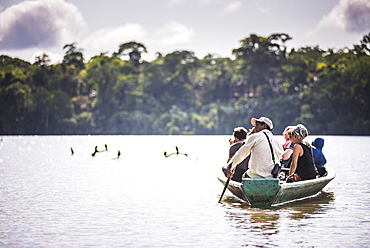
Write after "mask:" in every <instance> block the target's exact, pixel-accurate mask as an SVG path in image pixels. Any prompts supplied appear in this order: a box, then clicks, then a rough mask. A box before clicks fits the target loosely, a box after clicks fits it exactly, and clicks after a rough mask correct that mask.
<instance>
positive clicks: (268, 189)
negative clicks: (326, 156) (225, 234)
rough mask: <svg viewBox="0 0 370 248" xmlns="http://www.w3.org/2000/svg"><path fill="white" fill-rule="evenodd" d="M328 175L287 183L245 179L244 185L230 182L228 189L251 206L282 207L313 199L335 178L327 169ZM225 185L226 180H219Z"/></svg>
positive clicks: (329, 169)
mask: <svg viewBox="0 0 370 248" xmlns="http://www.w3.org/2000/svg"><path fill="white" fill-rule="evenodd" d="M325 168H326V170H327V172H328V174H327V175H326V176H324V177H320V178H317V179H312V180H305V181H300V182H294V183H286V182H285V181H280V180H279V179H275V178H273V179H264V178H261V179H249V178H244V179H243V183H239V182H235V181H230V183H229V185H228V187H227V189H228V190H229V191H230V192H231V193H232V194H233V195H235V196H236V197H238V198H240V199H241V200H243V201H246V202H248V203H249V204H250V205H251V206H257V207H262V206H273V205H280V204H284V203H288V202H292V201H296V200H301V199H304V198H307V197H312V196H315V195H317V194H318V193H320V192H321V190H322V189H323V188H324V187H325V186H326V185H327V184H328V183H329V182H330V181H331V180H333V179H334V178H335V172H334V170H333V169H331V168H330V167H327V166H326V167H325ZM218 179H219V180H220V182H221V183H222V184H223V185H225V182H226V178H225V179H223V178H221V177H219V178H218Z"/></svg>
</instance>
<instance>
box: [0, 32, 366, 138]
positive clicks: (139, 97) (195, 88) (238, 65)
mask: <svg viewBox="0 0 370 248" xmlns="http://www.w3.org/2000/svg"><path fill="white" fill-rule="evenodd" d="M291 39H292V38H291V37H290V36H289V35H288V34H285V33H276V34H272V35H270V36H268V37H262V36H258V35H256V34H251V35H250V36H249V37H246V38H244V39H242V40H240V47H238V48H236V49H234V50H232V54H233V58H228V57H220V56H217V55H215V54H208V55H207V56H205V57H204V58H197V57H196V56H195V54H194V52H192V51H187V50H179V51H174V52H171V53H168V54H165V55H164V54H160V53H157V55H156V58H155V59H153V60H152V61H150V62H148V61H144V60H143V59H142V55H143V54H144V53H146V52H147V48H146V47H145V45H144V44H142V43H139V42H136V41H132V42H128V43H123V44H121V45H120V46H119V47H118V48H117V51H116V52H114V53H112V54H107V53H101V54H99V55H96V56H94V57H92V58H91V59H90V60H89V61H87V62H85V59H84V55H83V49H81V48H79V47H77V44H76V43H72V44H67V45H65V46H64V47H63V49H64V51H65V55H64V58H63V61H62V62H60V63H58V64H51V63H50V58H49V56H48V55H47V54H43V55H41V56H38V57H36V60H35V62H34V63H30V62H27V61H24V60H21V59H18V58H11V57H9V56H6V55H1V56H0V105H1V108H0V134H2V135H7V134H9V135H10V134H11V135H25V134H40V135H42V134H47V135H52V134H231V133H232V130H233V128H234V127H236V126H245V127H246V128H249V127H250V123H249V120H250V118H251V117H260V116H267V117H270V118H271V119H272V120H273V122H274V125H275V128H274V132H275V133H281V131H282V130H283V129H284V128H285V126H287V125H294V124H298V123H302V124H304V125H306V126H307V127H308V129H309V130H310V133H312V134H322V135H325V134H340V135H369V134H370V111H369V110H370V106H369V103H370V100H369V99H370V97H369V96H370V81H369V80H370V70H369V68H370V33H369V34H367V35H365V36H364V37H363V39H362V40H361V41H359V44H356V45H353V47H352V48H347V47H346V48H343V49H339V50H337V51H334V50H333V49H327V50H323V49H321V48H320V47H319V46H314V47H301V48H298V49H291V50H288V49H287V46H286V42H287V41H289V40H291Z"/></svg>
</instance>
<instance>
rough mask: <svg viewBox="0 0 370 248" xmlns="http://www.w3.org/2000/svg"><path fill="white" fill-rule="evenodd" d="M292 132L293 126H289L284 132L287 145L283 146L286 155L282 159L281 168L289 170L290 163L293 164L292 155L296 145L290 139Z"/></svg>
mask: <svg viewBox="0 0 370 248" xmlns="http://www.w3.org/2000/svg"><path fill="white" fill-rule="evenodd" d="M292 131H293V126H287V127H286V128H285V129H284V132H283V136H284V139H285V143H284V144H283V149H284V153H283V156H282V159H281V166H282V167H285V168H289V167H290V163H291V162H292V154H293V148H294V143H293V142H292V141H291V139H290V137H291V135H292Z"/></svg>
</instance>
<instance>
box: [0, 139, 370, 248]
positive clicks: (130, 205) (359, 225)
mask: <svg viewBox="0 0 370 248" xmlns="http://www.w3.org/2000/svg"><path fill="white" fill-rule="evenodd" d="M322 137H323V138H324V139H325V146H324V150H323V151H324V153H325V155H326V157H327V160H328V161H329V163H328V164H329V165H330V166H331V167H333V168H334V169H335V171H336V173H337V176H336V178H335V179H334V180H333V181H332V182H331V183H329V184H328V185H327V186H326V187H325V188H324V190H323V192H322V193H321V194H320V195H319V196H317V197H314V198H310V199H306V200H303V201H299V202H295V203H290V204H286V205H282V206H277V207H269V208H252V207H250V206H248V205H246V204H245V203H243V202H241V201H239V200H238V199H236V198H235V197H233V196H232V195H231V194H230V193H229V192H227V193H226V195H225V197H224V200H223V202H222V203H221V204H220V203H218V199H219V197H220V194H221V192H222V189H223V186H222V184H221V183H220V182H219V181H218V180H217V176H218V175H219V174H220V171H221V166H223V165H224V164H225V162H226V159H227V157H228V139H229V136H3V137H0V138H1V141H0V246H4V247H246V246H248V247H369V246H370V183H369V181H370V180H369V177H370V173H369V171H370V162H369V160H370V156H369V148H370V137H347V136H322ZM276 138H277V139H280V140H281V141H283V140H282V137H281V136H276ZM314 138H315V137H313V136H311V137H310V136H309V137H308V138H307V140H308V141H312V140H313V139H314ZM105 144H107V147H108V151H105V152H100V153H97V154H96V155H95V156H94V157H92V156H91V154H92V153H93V152H94V147H95V146H98V149H99V150H104V149H105V147H104V145H105ZM175 146H178V148H179V152H180V153H186V154H187V155H188V156H187V157H186V156H184V155H179V156H177V155H172V156H170V157H168V158H166V157H165V156H164V152H166V153H167V154H170V153H172V152H175V151H176V150H175ZM71 147H72V148H73V150H74V155H72V154H71V150H70V148H71ZM118 150H120V151H121V156H120V158H119V159H117V153H118Z"/></svg>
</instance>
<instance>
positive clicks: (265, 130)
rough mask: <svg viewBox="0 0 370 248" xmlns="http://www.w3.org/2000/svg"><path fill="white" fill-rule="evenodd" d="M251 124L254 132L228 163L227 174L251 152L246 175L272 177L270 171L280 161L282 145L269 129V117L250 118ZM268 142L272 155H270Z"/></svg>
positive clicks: (231, 173)
mask: <svg viewBox="0 0 370 248" xmlns="http://www.w3.org/2000/svg"><path fill="white" fill-rule="evenodd" d="M251 124H252V125H253V126H254V128H253V129H254V133H253V134H251V135H250V136H249V137H248V139H247V140H246V142H245V144H244V145H243V146H242V147H240V149H239V150H238V151H237V152H236V153H235V155H234V156H233V157H232V158H231V160H230V162H229V163H228V168H229V176H232V175H233V173H234V171H235V168H236V165H238V164H239V163H240V162H241V161H243V160H244V159H245V158H246V157H247V156H248V155H249V154H251V157H250V160H249V168H248V170H247V172H246V173H247V175H248V177H250V178H252V179H254V178H273V175H272V174H271V171H272V169H273V168H274V166H275V164H276V163H280V160H281V156H282V154H283V147H282V145H281V144H280V143H279V142H278V141H276V140H275V139H274V137H273V134H272V132H271V131H272V129H273V128H274V125H273V123H272V121H271V120H270V119H269V118H267V117H260V118H258V119H256V118H252V119H251ZM270 144H271V148H272V151H273V154H274V156H272V153H271V148H270ZM273 157H274V159H273Z"/></svg>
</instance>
